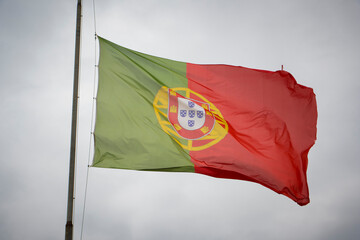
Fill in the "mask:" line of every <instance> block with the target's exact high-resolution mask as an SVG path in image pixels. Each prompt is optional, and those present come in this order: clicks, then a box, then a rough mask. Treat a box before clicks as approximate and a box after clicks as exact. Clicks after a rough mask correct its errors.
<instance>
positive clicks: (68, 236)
mask: <svg viewBox="0 0 360 240" xmlns="http://www.w3.org/2000/svg"><path fill="white" fill-rule="evenodd" d="M80 33H81V0H78V3H77V13H76V40H75V63H74V90H73V104H72V122H71V146H70V163H69V192H68V205H67V218H66V226H65V240H72V239H73V209H74V200H75V197H74V185H75V158H76V126H77V114H78V106H77V105H78V95H79V58H80Z"/></svg>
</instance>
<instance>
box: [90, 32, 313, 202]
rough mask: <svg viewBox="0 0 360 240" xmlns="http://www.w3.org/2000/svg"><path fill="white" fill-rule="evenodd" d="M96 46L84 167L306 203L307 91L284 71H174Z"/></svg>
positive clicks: (173, 66)
mask: <svg viewBox="0 0 360 240" xmlns="http://www.w3.org/2000/svg"><path fill="white" fill-rule="evenodd" d="M99 43H100V60H99V84H98V93H97V107H96V124H95V131H94V139H95V152H94V160H93V165H92V166H94V167H105V168H120V169H132V170H146V171H174V172H195V173H201V174H205V175H209V176H213V177H219V178H229V179H241V180H246V181H251V182H256V183H259V184H261V185H263V186H265V187H268V188H270V189H272V190H273V191H275V192H277V193H279V194H283V195H285V196H287V197H289V198H291V199H292V200H294V201H295V202H297V203H298V204H299V205H306V204H307V203H309V191H308V185H307V178H306V171H307V165H308V157H307V155H308V152H309V150H310V148H311V147H312V146H313V144H314V143H315V139H316V123H317V108H316V99H315V94H314V93H313V90H312V89H311V88H308V87H305V86H302V85H299V84H297V82H296V80H295V79H294V77H293V76H292V75H291V74H290V73H288V72H286V71H276V72H271V71H264V70H255V69H249V68H244V67H238V66H230V65H199V64H191V63H184V62H178V61H173V60H169V59H165V58H159V57H155V56H151V55H147V54H143V53H140V52H136V51H133V50H130V49H127V48H124V47H121V46H118V45H116V44H114V43H111V42H109V41H107V40H105V39H103V38H101V37H99Z"/></svg>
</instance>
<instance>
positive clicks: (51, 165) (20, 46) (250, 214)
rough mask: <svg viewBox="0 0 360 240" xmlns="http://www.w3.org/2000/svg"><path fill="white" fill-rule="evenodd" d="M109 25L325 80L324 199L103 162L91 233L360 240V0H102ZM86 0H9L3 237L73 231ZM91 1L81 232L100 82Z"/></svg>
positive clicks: (2, 21) (126, 35)
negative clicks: (305, 199) (77, 49)
mask: <svg viewBox="0 0 360 240" xmlns="http://www.w3.org/2000/svg"><path fill="white" fill-rule="evenodd" d="M95 4H96V27H97V33H98V35H100V36H102V37H104V38H106V39H108V40H110V41H112V42H115V43H117V44H119V45H122V46H125V47H128V48H131V49H135V50H137V51H141V52H145V53H148V54H152V55H156V56H161V57H165V58H170V59H174V60H179V61H185V62H192V63H224V64H232V65H240V66H244V67H250V68H257V69H265V70H271V71H276V70H279V69H280V68H281V65H284V69H285V70H286V71H288V72H290V73H292V74H293V76H294V77H295V78H296V79H297V81H298V83H300V84H302V85H306V86H309V87H312V88H313V89H314V92H315V94H316V96H317V103H318V112H319V118H318V140H317V142H316V144H315V146H314V147H313V148H312V149H311V151H310V153H309V166H308V183H309V190H310V201H311V202H310V204H308V205H307V206H304V207H300V206H298V205H297V204H296V203H295V202H293V201H292V200H290V199H288V198H287V197H284V196H282V195H278V194H276V193H275V192H273V191H271V190H269V189H267V188H265V187H263V186H261V185H259V184H255V183H250V182H245V181H237V180H226V179H215V178H211V177H207V176H204V175H200V174H191V173H152V172H136V171H125V170H112V169H100V168H91V169H90V175H89V186H88V201H87V205H86V212H85V222H84V233H83V239H88V240H96V239H102V240H113V239H154V240H155V239H156V240H158V239H174V240H180V239H181V240H183V239H250V240H252V239H254V240H258V239H324V240H325V239H326V240H329V239H330V240H332V239H333V240H335V239H345V240H347V239H360V192H359V189H360V174H359V171H360V127H359V124H360V77H359V76H360V1H355V0H353V1H351V0H349V1H304V0H301V1H267V0H264V1H240V0H239V1H220V0H219V1H194V0H193V1H166V0H162V1H161V0H158V1H130V0H127V1H119V0H113V1H112V0H101V1H100V0H98V1H96V2H95ZM75 20H76V0H73V1H70V0H66V1H55V0H48V1H45V0H31V1H29V0H23V1H21V0H0V34H1V38H0V74H1V75H0V76H1V77H0V98H1V101H0V116H1V125H0V131H1V134H0V150H1V158H0V163H1V167H0V238H1V239H4V240H5V239H6V240H8V239H9V240H12V239H39V240H48V239H63V238H64V235H65V233H64V231H65V222H66V207H67V186H68V185H67V184H68V166H69V152H70V146H69V145H70V126H71V108H72V87H73V68H74V67H73V62H74V46H75ZM93 20H94V19H93V8H92V1H90V0H86V1H83V21H82V23H83V30H82V49H81V50H82V52H81V79H80V106H79V107H80V111H79V129H78V136H79V137H78V154H77V159H78V161H77V188H76V206H75V232H74V237H75V239H79V237H80V227H81V214H82V208H83V196H84V189H85V174H86V169H87V164H88V152H89V141H90V131H91V130H90V121H91V104H92V94H93V86H94V64H95V55H94V53H95V50H94V44H95V41H94V21H93Z"/></svg>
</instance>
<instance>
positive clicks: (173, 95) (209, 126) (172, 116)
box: [168, 88, 215, 140]
mask: <svg viewBox="0 0 360 240" xmlns="http://www.w3.org/2000/svg"><path fill="white" fill-rule="evenodd" d="M168 97H169V105H168V120H169V122H170V123H171V125H172V126H173V128H174V130H175V131H176V132H177V133H178V134H179V135H180V136H181V137H182V138H185V139H188V140H196V139H200V138H202V137H204V136H206V135H208V134H209V133H210V132H211V131H212V130H213V128H214V126H215V117H214V115H213V114H212V112H210V107H209V104H207V103H204V102H201V101H198V100H195V99H190V98H186V97H183V96H182V95H180V94H178V93H177V92H175V91H173V90H171V89H170V88H169V90H168ZM179 98H184V99H188V100H191V101H192V102H194V103H195V104H197V105H199V106H201V107H203V104H206V105H207V106H208V109H205V108H204V110H205V123H204V125H203V126H202V127H201V128H199V129H196V130H186V129H184V128H182V127H181V126H180V124H179V120H178V111H179V109H178V105H179V104H178V99H179Z"/></svg>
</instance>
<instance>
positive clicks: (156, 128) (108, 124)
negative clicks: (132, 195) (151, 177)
mask: <svg viewBox="0 0 360 240" xmlns="http://www.w3.org/2000/svg"><path fill="white" fill-rule="evenodd" d="M99 43H100V61H99V85H98V93H97V100H96V105H97V106H96V124H95V132H94V138H95V153H94V160H93V165H92V166H94V167H106V168H121V169H134V170H154V171H190V172H193V171H194V167H193V164H192V163H191V161H190V156H189V152H188V151H186V150H184V149H183V148H182V147H181V146H179V144H178V143H177V142H176V141H174V140H173V139H172V137H171V136H169V135H168V134H167V133H165V132H164V131H163V130H162V128H161V126H160V124H159V123H158V120H157V118H156V115H155V112H154V108H153V101H154V98H155V96H156V94H157V93H158V91H159V89H160V88H161V87H162V86H166V87H170V88H173V87H185V88H187V82H188V81H187V79H186V63H182V62H177V61H172V60H168V59H164V58H158V57H154V56H150V55H147V54H143V53H139V52H136V51H132V50H130V49H127V48H124V47H121V46H118V45H116V44H114V43H111V42H109V41H107V40H105V39H103V38H100V37H99Z"/></svg>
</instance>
